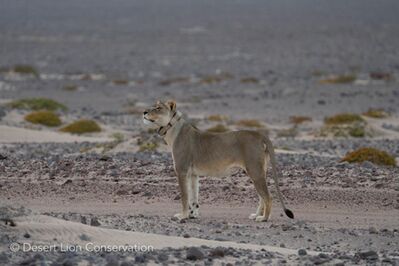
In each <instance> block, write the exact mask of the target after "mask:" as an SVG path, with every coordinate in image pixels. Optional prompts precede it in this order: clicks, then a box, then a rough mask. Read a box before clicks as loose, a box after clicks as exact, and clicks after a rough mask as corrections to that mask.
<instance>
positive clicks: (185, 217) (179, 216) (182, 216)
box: [173, 213, 188, 221]
mask: <svg viewBox="0 0 399 266" xmlns="http://www.w3.org/2000/svg"><path fill="white" fill-rule="evenodd" d="M173 217H176V218H177V219H179V220H180V221H181V220H185V219H187V218H188V215H184V214H182V213H176V214H175V215H174V216H173Z"/></svg>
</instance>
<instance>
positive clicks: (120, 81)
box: [112, 79, 129, 85]
mask: <svg viewBox="0 0 399 266" xmlns="http://www.w3.org/2000/svg"><path fill="white" fill-rule="evenodd" d="M112 83H113V84H114V85H128V84H129V81H128V80H126V79H115V80H113V81H112Z"/></svg>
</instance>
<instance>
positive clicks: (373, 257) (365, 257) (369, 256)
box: [355, 250, 378, 260]
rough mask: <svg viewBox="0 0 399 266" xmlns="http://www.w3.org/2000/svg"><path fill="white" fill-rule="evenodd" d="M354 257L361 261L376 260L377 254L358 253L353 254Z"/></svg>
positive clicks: (373, 252) (372, 252) (368, 252)
mask: <svg viewBox="0 0 399 266" xmlns="http://www.w3.org/2000/svg"><path fill="white" fill-rule="evenodd" d="M355 257H358V258H360V259H362V260H378V254H377V252H375V251H373V250H370V251H365V252H358V253H356V254H355Z"/></svg>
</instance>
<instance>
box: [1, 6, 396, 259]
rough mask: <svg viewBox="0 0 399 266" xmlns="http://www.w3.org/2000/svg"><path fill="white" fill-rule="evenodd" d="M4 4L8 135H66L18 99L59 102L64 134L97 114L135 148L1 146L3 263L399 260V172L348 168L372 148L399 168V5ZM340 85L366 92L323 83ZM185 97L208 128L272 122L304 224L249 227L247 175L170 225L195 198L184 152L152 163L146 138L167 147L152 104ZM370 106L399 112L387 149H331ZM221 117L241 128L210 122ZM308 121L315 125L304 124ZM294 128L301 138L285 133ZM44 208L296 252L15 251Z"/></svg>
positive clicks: (285, 184) (289, 195) (155, 156)
mask: <svg viewBox="0 0 399 266" xmlns="http://www.w3.org/2000/svg"><path fill="white" fill-rule="evenodd" d="M0 6H1V8H0V39H1V42H0V57H1V58H2V60H1V62H0V125H2V126H3V125H4V126H10V127H23V128H29V129H33V130H43V131H49V130H50V131H53V132H57V128H55V129H48V128H45V127H41V126H36V125H32V124H29V123H28V122H25V121H23V117H24V115H25V114H26V113H27V111H26V110H11V109H10V108H9V107H7V106H5V105H3V103H6V102H7V101H9V100H12V99H19V98H25V97H49V98H52V99H55V100H58V101H60V102H61V103H63V104H65V105H66V106H67V107H68V111H63V112H59V114H60V115H61V118H62V120H63V121H64V123H66V122H69V121H72V120H75V119H78V118H90V119H94V120H96V121H98V122H99V123H100V124H101V126H102V128H103V129H104V132H102V133H100V134H98V135H96V136H102V137H111V138H113V137H112V136H113V134H114V133H120V134H122V135H123V136H124V139H123V140H121V141H120V142H117V140H115V141H114V142H112V143H109V145H110V146H105V144H104V143H88V142H75V143H8V144H4V143H1V141H0V191H1V193H0V204H1V205H0V206H1V208H0V219H1V222H0V264H2V265H3V264H4V265H16V264H20V265H78V264H87V265H125V266H126V265H135V264H150V265H154V264H164V265H167V264H181V265H186V264H193V265H230V264H231V265H251V264H254V265H264V264H273V265H283V264H286V265H313V264H317V265H318V264H326V265H363V264H370V265H380V264H381V265H398V264H399V249H398V246H397V243H398V242H399V232H398V230H399V227H398V222H397V221H398V217H399V182H398V177H399V170H398V169H399V168H398V167H385V166H379V165H375V164H372V163H370V162H363V163H361V164H348V163H345V162H340V160H341V158H342V157H343V156H344V155H345V154H346V153H347V152H349V151H352V150H354V149H357V148H360V147H375V148H379V149H382V150H385V151H387V152H389V153H390V154H392V155H393V156H394V157H396V158H398V157H399V133H398V132H399V131H398V128H399V122H398V121H399V119H398V115H399V109H398V106H399V97H398V96H399V86H398V84H399V83H398V80H399V62H398V60H397V58H399V48H398V47H399V34H397V33H398V32H399V17H398V16H397V13H398V11H399V4H398V2H397V1H394V0H384V1H379V2H378V3H377V2H375V1H372V0H355V1H351V2H350V3H348V2H347V1H344V0H336V1H333V2H331V1H321V2H320V1H317V3H316V1H314V0H300V1H296V2H295V3H285V2H284V1H278V0H272V1H268V2H267V3H265V2H264V1H261V0H253V1H252V0H251V1H246V2H245V3H244V2H242V1H226V0H221V1H218V2H214V1H212V0H206V1H201V2H195V1H188V2H187V1H182V0H170V1H168V2H167V3H165V2H163V1H159V0H148V1H145V2H142V1H131V0H129V1H128V0H118V1H116V2H112V3H111V2H110V1H105V0H95V1H94V0H88V1H84V2H82V1H78V0H70V1H64V2H57V3H55V2H54V1H52V0H41V1H35V3H31V2H28V1H14V2H12V3H11V2H10V3H9V2H7V3H5V2H4V3H1V0H0ZM50 11H51V12H50ZM17 64H26V65H30V66H33V67H34V68H35V69H36V70H37V71H38V73H39V75H38V77H35V76H32V75H18V74H15V73H13V72H9V71H4V68H7V69H8V68H12V67H13V66H15V65H17ZM331 75H350V76H352V77H353V78H354V81H353V82H348V83H343V84H323V82H320V81H322V80H323V79H326V78H329V77H330V76H331ZM379 76H380V77H381V76H382V77H383V78H378V77H379ZM68 86H69V89H67V88H68ZM71 88H72V89H71ZM171 98H172V99H175V100H177V106H178V109H179V110H180V111H182V112H183V113H184V114H186V115H187V116H188V117H189V118H190V119H191V120H192V122H193V123H196V124H197V125H198V126H199V128H201V129H206V128H208V127H210V126H213V125H215V124H217V123H222V124H225V125H227V126H229V127H234V121H236V120H238V119H246V118H250V119H259V120H260V121H261V122H263V123H264V124H265V125H267V128H268V130H269V131H270V135H271V137H272V139H273V143H274V145H275V147H276V148H277V149H278V153H277V161H278V165H279V168H280V170H281V172H282V177H281V178H280V182H279V184H278V185H279V186H280V188H281V190H282V192H283V194H284V196H285V198H286V201H287V204H288V205H289V207H290V208H291V209H292V210H293V211H294V213H295V215H296V219H295V220H292V221H291V220H288V219H287V218H286V217H284V216H283V215H282V211H281V210H280V207H279V203H278V201H277V200H274V202H273V211H272V217H271V219H270V221H269V222H267V223H261V224H259V223H255V222H253V221H250V220H248V219H247V217H248V215H249V214H250V213H251V212H253V211H254V210H255V207H256V204H257V200H258V198H257V195H256V193H255V190H254V188H253V185H252V182H251V180H250V179H249V178H248V177H247V176H246V175H245V173H244V172H242V171H236V172H233V173H232V174H231V175H230V176H226V177H223V178H212V177H201V179H200V184H201V192H200V205H201V218H200V219H196V220H188V221H186V222H184V223H180V222H178V221H176V220H174V219H172V218H171V217H172V216H173V214H174V213H176V212H177V211H178V209H179V208H180V196H179V193H178V186H177V182H176V177H175V174H174V171H173V164H172V159H171V156H170V154H169V153H167V152H164V146H162V145H160V147H159V148H158V149H157V150H156V151H150V152H148V151H147V152H140V151H137V150H138V143H139V142H140V141H143V140H144V141H156V142H159V143H161V140H160V139H159V138H158V137H156V136H155V137H154V136H152V134H150V133H149V130H148V128H145V127H144V126H143V125H142V121H141V112H142V110H143V107H145V106H148V105H150V104H152V103H153V102H154V101H155V100H159V99H171ZM369 108H383V109H384V110H385V111H386V112H388V113H389V114H390V117H388V118H385V119H384V120H376V119H374V120H373V119H367V123H368V126H372V127H374V129H376V131H377V132H378V135H377V136H376V137H373V138H371V137H367V138H332V139H331V138H330V139H328V138H319V137H317V134H316V133H315V132H318V130H320V127H321V126H322V125H323V119H324V118H325V117H326V116H330V115H333V114H336V113H340V112H355V113H362V112H365V111H367V110H368V109H369ZM212 114H221V115H225V116H228V118H229V119H228V121H221V122H211V121H209V119H208V120H207V119H206V117H207V116H208V115H212ZM292 115H303V116H309V117H310V118H311V119H313V121H312V122H309V123H305V124H302V125H299V126H297V127H293V125H292V124H290V123H289V119H290V117H291V116H292ZM281 129H295V130H297V131H298V135H294V136H290V137H288V138H281V137H278V132H279V130H281ZM39 132H40V131H39ZM27 134H28V133H27ZM89 137H90V136H89ZM108 148H109V151H106V152H104V151H105V150H106V149H108ZM269 186H270V190H271V193H272V196H273V199H275V198H276V195H275V187H274V183H273V182H269ZM5 205H7V206H8V207H4V206H5ZM9 206H12V207H9ZM17 206H23V207H24V208H23V209H20V208H17ZM32 213H35V214H44V215H48V216H53V217H57V218H59V219H60V220H68V221H73V222H77V223H84V224H89V225H92V226H97V227H99V228H108V229H119V230H125V231H138V232H145V233H156V234H160V235H170V236H180V237H183V238H202V239H209V240H217V241H220V243H224V242H226V241H234V242H239V243H248V244H259V245H270V246H275V247H286V248H288V249H294V250H295V251H296V252H295V254H292V255H285V254H281V253H279V252H269V251H266V250H260V251H255V250H243V249H235V248H217V249H215V248H211V247H207V246H203V247H197V248H193V247H191V248H189V247H187V248H181V249H170V248H169V249H159V250H155V251H153V252H149V253H148V252H146V253H143V252H136V253H117V252H113V253H106V252H102V253H98V254H93V253H88V252H61V251H54V252H51V253H46V254H42V253H31V252H26V253H21V252H19V253H11V252H10V251H9V248H8V247H9V244H10V243H11V242H14V241H23V240H24V239H25V238H29V236H28V235H24V234H23V233H19V234H14V233H13V232H14V231H12V230H11V229H10V226H11V225H12V224H10V221H12V219H13V218H15V217H19V216H23V215H28V214H32ZM11 227H12V226H11ZM17 228H18V225H17ZM82 237H84V236H82ZM33 241H34V239H33ZM313 251H314V252H315V253H312V252H313Z"/></svg>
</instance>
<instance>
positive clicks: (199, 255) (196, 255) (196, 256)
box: [186, 247, 205, 260]
mask: <svg viewBox="0 0 399 266" xmlns="http://www.w3.org/2000/svg"><path fill="white" fill-rule="evenodd" d="M204 257H205V255H204V252H203V251H202V250H201V249H200V248H198V247H190V248H189V249H188V250H187V256H186V258H187V259H188V260H202V259H204Z"/></svg>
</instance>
